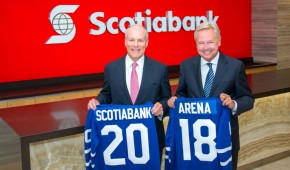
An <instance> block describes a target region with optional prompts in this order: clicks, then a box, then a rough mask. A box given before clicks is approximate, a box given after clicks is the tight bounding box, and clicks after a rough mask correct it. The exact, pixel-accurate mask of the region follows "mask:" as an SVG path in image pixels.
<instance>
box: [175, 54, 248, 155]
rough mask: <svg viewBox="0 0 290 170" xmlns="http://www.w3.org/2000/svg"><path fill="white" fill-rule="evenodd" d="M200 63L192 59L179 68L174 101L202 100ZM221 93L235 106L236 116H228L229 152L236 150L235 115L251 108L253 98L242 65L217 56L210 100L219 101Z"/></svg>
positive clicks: (198, 58)
mask: <svg viewBox="0 0 290 170" xmlns="http://www.w3.org/2000/svg"><path fill="white" fill-rule="evenodd" d="M200 59H201V56H194V57H191V58H189V59H186V60H185V61H183V62H182V63H181V64H180V77H179V85H178V88H177V91H176V96H177V97H187V98H204V97H205V96H204V92H203V86H202V80H201V69H200ZM221 93H226V94H228V95H230V96H231V98H232V99H233V100H235V101H236V102H237V105H238V108H237V112H236V114H235V115H234V116H233V115H231V126H232V127H231V129H232V144H233V150H239V148H240V142H239V124H238V115H239V114H241V113H243V112H245V111H248V110H250V109H252V108H253V105H254V98H253V95H252V92H251V89H250V88H249V85H248V81H247V76H246V72H245V68H244V64H243V63H242V62H241V61H240V60H237V59H234V58H231V57H229V56H225V55H223V54H222V53H221V52H220V57H219V61H218V65H217V69H216V73H215V77H214V80H213V85H212V88H211V92H210V97H216V98H219V96H220V94H221Z"/></svg>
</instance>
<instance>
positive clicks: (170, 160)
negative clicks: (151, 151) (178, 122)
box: [165, 108, 175, 170]
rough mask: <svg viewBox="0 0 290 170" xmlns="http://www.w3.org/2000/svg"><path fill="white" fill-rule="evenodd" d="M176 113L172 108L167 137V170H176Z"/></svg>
mask: <svg viewBox="0 0 290 170" xmlns="http://www.w3.org/2000/svg"><path fill="white" fill-rule="evenodd" d="M174 111H175V109H173V108H170V113H169V119H168V125H167V131H166V136H165V169H166V170H174V166H175V161H174V157H175V154H174V153H175V146H174V145H175V140H174Z"/></svg>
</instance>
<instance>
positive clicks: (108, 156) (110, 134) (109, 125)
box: [84, 103, 160, 170]
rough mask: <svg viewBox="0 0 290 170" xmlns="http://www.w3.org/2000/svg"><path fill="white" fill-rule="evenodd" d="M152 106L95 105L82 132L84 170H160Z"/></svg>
mask: <svg viewBox="0 0 290 170" xmlns="http://www.w3.org/2000/svg"><path fill="white" fill-rule="evenodd" d="M152 107H153V104H152V103H146V104H144V105H132V106H127V105H98V106H97V109H96V110H89V111H88V115H87V119H86V124H85V132H84V145H85V146H84V147H85V160H86V169H87V170H99V169H100V170H115V169H124V170H125V169H126V170H130V169H140V170H142V169H144V170H147V169H150V168H151V169H160V158H159V149H158V139H157V134H156V127H155V121H154V115H153V114H152V112H151V109H152Z"/></svg>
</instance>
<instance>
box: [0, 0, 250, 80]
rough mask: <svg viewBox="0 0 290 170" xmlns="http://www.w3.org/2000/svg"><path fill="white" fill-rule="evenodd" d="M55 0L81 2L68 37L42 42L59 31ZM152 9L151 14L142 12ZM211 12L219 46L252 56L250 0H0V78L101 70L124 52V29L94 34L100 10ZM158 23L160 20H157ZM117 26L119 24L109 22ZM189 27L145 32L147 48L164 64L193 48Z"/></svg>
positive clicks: (121, 13)
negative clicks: (55, 26)
mask: <svg viewBox="0 0 290 170" xmlns="http://www.w3.org/2000/svg"><path fill="white" fill-rule="evenodd" d="M58 5H79V6H78V7H77V9H76V10H75V11H74V12H70V13H67V15H69V16H70V17H71V18H72V22H73V24H74V25H75V28H76V33H75V35H74V37H73V39H72V40H71V41H69V42H67V43H59V44H46V42H47V41H48V39H49V38H50V37H52V36H56V35H59V34H58V33H56V31H55V30H54V29H53V27H52V24H51V22H50V20H49V18H50V15H51V14H50V13H51V11H52V10H53V9H54V8H55V7H56V6H58ZM146 10H150V11H151V14H150V15H147V14H145V13H144V12H145V11H146ZM209 10H211V11H212V12H213V17H215V16H216V17H217V16H218V19H217V23H218V25H219V27H220V29H221V35H222V46H221V50H222V51H223V53H225V54H227V55H231V56H233V57H235V58H249V57H251V1H250V0H236V1H231V0H223V1H221V0H171V1H168V0H159V1H152V0H142V1H141V0H135V1H132V0H123V1H116V0H115V1H114V0H98V1H96V0H42V1H39V0H29V1H23V0H11V1H8V0H5V1H4V2H1V5H0V16H1V27H0V58H1V59H0V74H1V76H0V83H3V82H16V81H24V80H34V79H45V78H54V77H63V76H72V75H85V74H93V73H102V72H103V69H104V66H105V64H106V63H108V62H109V61H112V60H114V59H116V58H119V57H121V56H123V55H124V54H125V53H126V51H125V47H124V34H123V33H122V32H121V31H120V30H119V33H118V34H111V33H110V32H108V31H107V30H106V31H105V32H104V33H103V34H101V35H92V34H90V30H92V29H94V30H98V29H99V28H98V26H97V25H96V24H93V23H92V22H91V21H90V16H91V15H92V14H93V13H96V12H103V14H104V17H103V18H100V17H99V18H98V20H100V21H102V22H104V23H105V22H106V21H107V20H108V19H109V18H111V17H117V18H118V21H120V20H121V19H122V18H124V17H130V18H133V17H134V16H135V13H137V12H141V13H142V16H144V17H151V20H152V21H153V20H154V19H156V17H166V12H167V11H172V13H173V16H176V17H179V18H180V19H181V20H182V19H183V18H184V17H185V16H192V17H193V16H195V17H196V16H206V13H207V11H209ZM158 26H161V24H160V23H159V24H158ZM113 28H114V29H116V30H117V29H118V24H117V23H114V24H113ZM193 32H194V30H191V31H185V30H184V29H182V28H181V29H180V30H179V31H177V32H174V31H172V32H169V31H166V32H156V31H154V30H152V32H150V33H149V46H148V48H147V51H146V54H147V55H148V56H150V57H152V58H155V59H157V60H159V61H161V62H163V63H165V64H167V65H168V66H173V65H179V63H180V62H181V61H182V60H183V59H185V58H188V57H190V56H192V55H195V54H196V50H195V42H194V39H193Z"/></svg>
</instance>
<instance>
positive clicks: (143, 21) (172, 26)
mask: <svg viewBox="0 0 290 170" xmlns="http://www.w3.org/2000/svg"><path fill="white" fill-rule="evenodd" d="M78 7H79V5H58V6H56V7H55V8H53V9H52V10H51V13H50V17H49V19H50V22H51V25H52V26H53V29H54V30H55V32H56V33H58V34H59V35H54V36H51V37H50V38H49V40H48V41H47V42H46V44H61V43H68V42H70V41H71V40H72V39H73V38H74V36H75V34H76V27H75V25H74V23H73V20H72V18H71V17H70V16H69V15H68V14H67V13H74V12H75V11H76V9H77V8H78ZM218 18H219V16H214V15H213V11H212V10H209V11H206V13H205V15H204V16H184V17H183V18H180V17H178V16H175V15H174V14H173V11H166V12H165V16H156V17H154V18H152V17H151V10H150V9H147V10H145V11H144V12H136V13H135V16H134V17H123V18H120V19H119V18H118V17H115V16H114V17H109V18H107V19H106V18H105V13H104V12H94V13H92V14H91V15H90V16H89V20H90V22H91V23H92V24H93V25H94V26H95V28H91V29H90V30H89V34H91V35H101V34H104V33H105V32H106V31H108V32H109V33H111V34H118V33H119V32H120V31H121V32H125V30H126V28H127V27H128V26H129V25H134V24H140V25H144V26H145V28H146V29H147V31H148V32H152V31H155V32H178V31H180V30H181V29H183V30H185V31H193V30H195V28H196V27H197V26H198V25H199V24H200V23H202V22H211V23H216V22H217V20H218ZM104 20H105V22H104ZM94 26H93V27H94Z"/></svg>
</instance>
